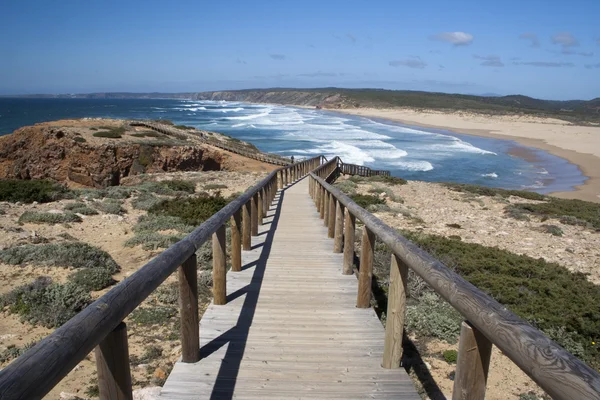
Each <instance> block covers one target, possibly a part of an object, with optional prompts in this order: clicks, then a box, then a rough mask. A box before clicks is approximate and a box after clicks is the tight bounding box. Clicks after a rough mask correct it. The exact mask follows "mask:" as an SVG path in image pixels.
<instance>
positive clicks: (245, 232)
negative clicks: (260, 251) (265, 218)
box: [242, 200, 252, 250]
mask: <svg viewBox="0 0 600 400" xmlns="http://www.w3.org/2000/svg"><path fill="white" fill-rule="evenodd" d="M251 203H252V201H251V200H249V201H247V202H246V204H244V205H243V206H242V248H243V249H244V250H251V249H252V238H251V236H252V204H251Z"/></svg>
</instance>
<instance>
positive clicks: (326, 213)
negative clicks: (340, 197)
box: [323, 190, 331, 226]
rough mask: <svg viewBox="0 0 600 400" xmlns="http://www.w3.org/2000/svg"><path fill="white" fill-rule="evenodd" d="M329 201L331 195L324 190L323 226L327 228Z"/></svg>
mask: <svg viewBox="0 0 600 400" xmlns="http://www.w3.org/2000/svg"><path fill="white" fill-rule="evenodd" d="M330 201H331V194H330V193H329V192H328V191H327V190H325V205H324V207H323V225H325V226H329V202H330Z"/></svg>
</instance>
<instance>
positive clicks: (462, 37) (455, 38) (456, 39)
mask: <svg viewBox="0 0 600 400" xmlns="http://www.w3.org/2000/svg"><path fill="white" fill-rule="evenodd" d="M431 39H432V40H438V41H440V42H446V43H450V44H453V45H455V46H466V45H469V44H471V42H472V41H473V35H471V34H469V33H465V32H442V33H438V34H436V35H433V36H431Z"/></svg>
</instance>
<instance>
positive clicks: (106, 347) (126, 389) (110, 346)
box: [94, 322, 133, 400]
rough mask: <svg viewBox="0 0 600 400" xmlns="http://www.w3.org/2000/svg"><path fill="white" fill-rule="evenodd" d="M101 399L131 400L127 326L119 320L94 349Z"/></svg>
mask: <svg viewBox="0 0 600 400" xmlns="http://www.w3.org/2000/svg"><path fill="white" fill-rule="evenodd" d="M94 353H95V355H96V369H97V370H98V388H99V389H100V399H101V400H115V399H116V400H131V399H133V393H132V391H131V371H130V369H129V348H128V346H127V326H126V325H125V323H124V322H121V323H120V324H119V325H117V327H116V328H115V329H114V330H113V331H112V332H111V333H109V334H108V335H106V337H105V338H104V340H102V342H100V344H99V345H98V346H96V350H95V352H94Z"/></svg>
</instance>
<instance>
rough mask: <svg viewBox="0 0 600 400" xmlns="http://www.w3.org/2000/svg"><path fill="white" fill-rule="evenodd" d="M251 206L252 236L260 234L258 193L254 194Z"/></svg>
mask: <svg viewBox="0 0 600 400" xmlns="http://www.w3.org/2000/svg"><path fill="white" fill-rule="evenodd" d="M250 206H251V207H252V211H251V212H250V221H251V222H252V224H251V231H250V232H251V233H252V236H258V193H255V194H254V196H252V200H251V201H250Z"/></svg>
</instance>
